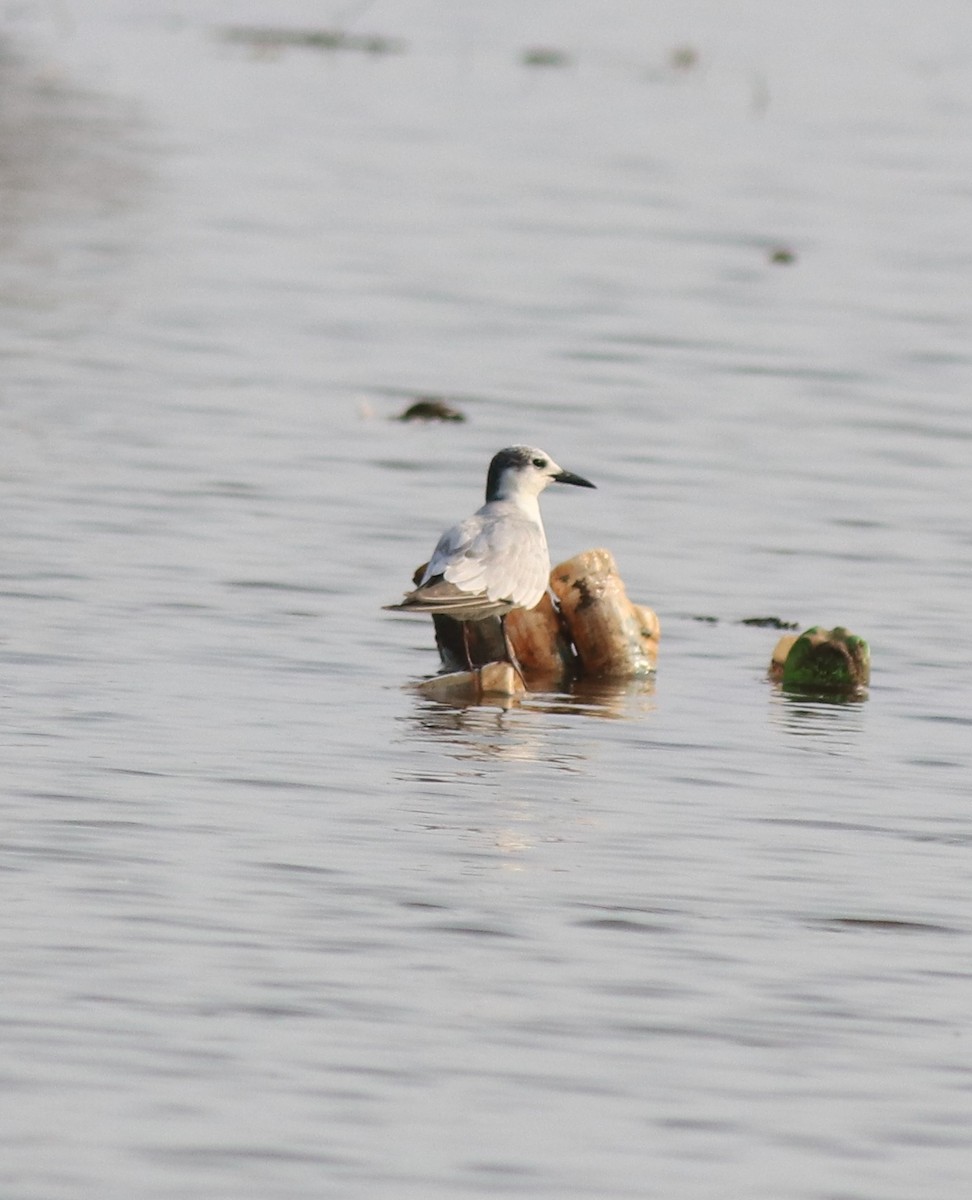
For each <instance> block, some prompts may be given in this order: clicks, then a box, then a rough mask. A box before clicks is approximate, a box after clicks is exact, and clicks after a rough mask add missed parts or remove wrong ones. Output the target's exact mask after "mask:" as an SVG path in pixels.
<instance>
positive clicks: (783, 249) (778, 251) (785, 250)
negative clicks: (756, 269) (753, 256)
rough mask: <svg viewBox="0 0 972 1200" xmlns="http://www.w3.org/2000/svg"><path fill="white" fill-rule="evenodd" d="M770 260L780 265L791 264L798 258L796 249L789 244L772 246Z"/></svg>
mask: <svg viewBox="0 0 972 1200" xmlns="http://www.w3.org/2000/svg"><path fill="white" fill-rule="evenodd" d="M769 260H770V262H771V263H776V264H777V265H779V266H789V265H790V264H791V263H795V262H796V260H797V256H796V251H795V250H791V249H790V247H789V246H771V247H770V251H769Z"/></svg>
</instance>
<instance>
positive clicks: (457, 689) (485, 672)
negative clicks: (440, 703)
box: [417, 662, 526, 701]
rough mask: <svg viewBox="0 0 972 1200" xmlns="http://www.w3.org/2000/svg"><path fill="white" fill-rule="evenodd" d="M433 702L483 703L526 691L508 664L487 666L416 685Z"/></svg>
mask: <svg viewBox="0 0 972 1200" xmlns="http://www.w3.org/2000/svg"><path fill="white" fill-rule="evenodd" d="M417 686H418V689H419V691H420V692H422V693H424V694H425V695H426V696H430V697H431V698H432V699H434V700H445V701H455V700H466V701H469V700H482V699H483V697H484V696H499V697H515V696H522V695H523V694H524V692H525V691H526V686H525V684H524V683H523V680H522V679H521V678H520V676H519V675H517V673H516V671H514V669H513V667H512V665H511V664H510V663H508V662H491V663H486V665H485V666H483V667H477V668H476V669H475V670H474V671H451V672H450V673H449V674H448V675H435V676H433V678H432V679H423V680H422V682H421V683H420V684H418V685H417Z"/></svg>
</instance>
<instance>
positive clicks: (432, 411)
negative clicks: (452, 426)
mask: <svg viewBox="0 0 972 1200" xmlns="http://www.w3.org/2000/svg"><path fill="white" fill-rule="evenodd" d="M465 419H466V417H465V414H464V413H461V412H460V411H459V409H458V408H453V407H452V405H451V404H447V403H446V402H445V400H443V399H441V398H440V397H439V396H421V397H420V398H419V399H418V400H416V401H415V403H414V404H410V405H409V406H408V408H406V409H405V411H404V412H403V413H399V415H398V416H397V417H396V418H395V420H396V421H465Z"/></svg>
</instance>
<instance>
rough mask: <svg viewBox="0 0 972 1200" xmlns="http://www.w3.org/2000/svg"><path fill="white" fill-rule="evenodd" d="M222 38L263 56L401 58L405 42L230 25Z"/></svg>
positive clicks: (321, 31) (369, 35) (331, 31)
mask: <svg viewBox="0 0 972 1200" xmlns="http://www.w3.org/2000/svg"><path fill="white" fill-rule="evenodd" d="M219 32H220V36H221V37H222V38H223V39H224V40H225V41H227V42H238V43H239V44H241V45H244V46H249V47H250V48H251V49H253V50H257V51H260V52H262V53H270V52H272V51H279V50H285V49H292V48H297V49H302V50H354V51H357V52H358V53H360V54H401V53H402V52H403V51H404V50H405V42H403V41H402V40H401V39H400V38H393V37H386V36H385V35H384V34H378V33H348V32H347V31H346V30H344V29H286V28H283V27H280V26H273V25H228V26H225V27H224V28H222V29H221V30H220V31H219Z"/></svg>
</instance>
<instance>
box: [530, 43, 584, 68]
mask: <svg viewBox="0 0 972 1200" xmlns="http://www.w3.org/2000/svg"><path fill="white" fill-rule="evenodd" d="M572 61H573V60H572V59H571V57H570V55H569V54H568V53H567V51H566V50H558V49H557V48H556V47H555V46H530V47H528V48H527V49H526V50H524V51H523V53H522V54H521V55H520V62H522V63H523V65H524V66H525V67H569V66H570V64H571V62H572Z"/></svg>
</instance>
